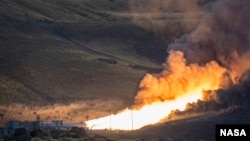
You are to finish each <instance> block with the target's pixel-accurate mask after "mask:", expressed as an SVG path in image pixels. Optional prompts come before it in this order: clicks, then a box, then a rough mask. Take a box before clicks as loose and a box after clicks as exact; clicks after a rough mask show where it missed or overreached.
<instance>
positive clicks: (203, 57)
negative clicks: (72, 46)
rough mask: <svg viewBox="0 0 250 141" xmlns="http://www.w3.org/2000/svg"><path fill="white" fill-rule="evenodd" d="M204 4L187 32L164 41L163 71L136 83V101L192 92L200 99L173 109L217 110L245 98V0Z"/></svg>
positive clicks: (248, 30) (249, 8)
mask: <svg viewBox="0 0 250 141" xmlns="http://www.w3.org/2000/svg"><path fill="white" fill-rule="evenodd" d="M161 2H162V1H157V2H156V3H155V5H164V4H162V3H161ZM168 2H169V1H168ZM185 3H187V2H185ZM152 5H153V6H154V4H152ZM209 6H210V7H209V8H208V9H207V11H205V13H204V14H203V18H201V20H200V22H199V24H198V25H197V27H196V28H195V29H194V30H193V31H192V32H191V33H190V34H186V35H184V36H182V37H181V38H179V39H176V40H175V41H174V42H173V43H172V44H170V45H169V47H168V49H167V52H168V57H167V59H166V63H165V69H164V70H163V71H162V73H160V74H147V75H146V76H145V78H144V79H143V80H142V81H141V84H140V90H139V92H138V94H137V96H136V98H135V105H137V106H138V105H139V107H140V105H144V104H148V103H153V102H155V101H166V100H173V99H175V98H177V97H181V96H182V95H183V94H190V93H193V92H197V91H200V92H202V98H201V99H199V100H198V101H197V102H194V103H189V104H188V105H187V107H186V110H185V111H184V112H180V111H178V110H177V111H174V112H173V113H185V112H189V113H190V112H205V111H210V110H216V109H217V110H218V109H222V108H228V107H230V106H233V105H241V104H243V103H244V102H247V100H249V98H248V97H249V96H248V95H247V94H249V82H250V75H249V74H250V71H249V68H250V63H249V62H250V18H249V15H248V14H249V13H250V1H249V0H217V1H215V2H213V3H209ZM191 7H192V6H191ZM191 9H192V8H191ZM197 9H199V8H197ZM200 9H201V8H200ZM149 10H151V9H149ZM184 10H185V9H184ZM172 115H173V114H172Z"/></svg>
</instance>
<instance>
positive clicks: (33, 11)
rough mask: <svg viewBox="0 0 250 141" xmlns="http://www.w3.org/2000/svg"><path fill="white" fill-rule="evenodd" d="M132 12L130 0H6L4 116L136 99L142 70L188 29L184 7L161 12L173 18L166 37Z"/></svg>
mask: <svg viewBox="0 0 250 141" xmlns="http://www.w3.org/2000/svg"><path fill="white" fill-rule="evenodd" d="M189 15H190V13H189ZM132 16H133V14H132V13H130V5H129V3H128V2H127V1H126V0H119V1H117V0H85V1H81V0H36V1H34V0H22V1H19V0H2V1H1V3H0V33H1V34H0V103H1V106H0V114H1V115H2V116H1V117H2V119H4V120H8V119H15V118H17V117H18V118H20V119H27V116H28V117H29V118H30V119H35V118H36V117H37V115H41V117H42V118H43V119H49V118H48V116H49V117H50V118H51V117H54V118H64V119H68V120H73V119H79V118H81V120H82V119H84V118H82V117H85V116H86V114H89V115H90V117H89V118H95V117H97V116H100V115H106V114H108V113H109V112H110V110H111V109H112V111H113V112H117V111H119V110H120V109H122V108H124V107H127V106H129V105H131V104H132V103H133V99H134V96H135V94H136V93H137V88H138V85H139V82H140V80H141V79H142V77H143V76H144V75H145V73H148V72H149V73H152V72H153V73H155V72H160V71H161V69H162V66H161V63H162V62H164V60H165V57H166V48H167V44H168V43H169V42H171V41H172V40H173V39H175V38H176V37H178V36H180V35H182V34H184V33H185V32H188V30H185V28H183V27H182V25H181V24H176V23H181V20H182V19H181V18H180V16H185V13H176V14H175V13H173V12H171V11H170V13H169V11H167V13H166V14H165V15H161V18H159V19H157V20H162V19H171V20H166V29H171V30H169V32H168V34H166V35H167V36H164V38H162V36H159V35H158V34H156V33H155V32H154V31H152V30H150V29H147V28H145V27H142V26H139V25H138V24H136V23H134V21H133V20H132ZM191 17H192V22H193V21H196V20H197V19H198V18H199V17H200V16H199V14H195V15H193V16H191ZM189 30H190V29H189ZM107 101H108V102H107ZM72 103H80V104H79V105H80V106H79V105H78V106H76V107H77V108H76V107H74V108H73V110H72V109H71V110H68V109H67V110H66V109H65V107H64V106H65V105H70V106H71V107H72ZM114 104H115V105H117V106H115V107H114V106H113V105H114ZM58 105H61V106H62V107H61V108H58ZM73 105H74V104H73ZM83 105H84V106H83ZM103 105H105V106H103ZM70 106H69V107H70ZM41 107H42V108H41ZM51 107H52V108H51ZM59 107H60V106H59ZM79 107H80V108H79ZM56 108H57V109H56ZM39 109H40V110H41V109H42V110H44V111H42V110H41V111H39ZM45 109H46V110H47V111H46V110H45ZM48 109H50V110H48ZM76 109H77V110H76ZM53 110H54V111H55V110H56V111H57V114H55V115H53V112H52V111H53ZM83 110H84V111H85V113H81V112H80V111H83ZM21 111H22V112H21ZM45 111H46V112H45ZM93 111H95V112H94V113H95V114H90V113H93ZM58 113H60V114H58ZM79 113H81V114H79ZM24 115H26V116H24ZM4 120H2V121H4Z"/></svg>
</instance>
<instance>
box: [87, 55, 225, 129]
mask: <svg viewBox="0 0 250 141" xmlns="http://www.w3.org/2000/svg"><path fill="white" fill-rule="evenodd" d="M225 72H226V69H225V68H223V67H221V66H219V65H218V64H217V63H216V62H214V61H211V62H209V63H207V64H204V65H203V66H200V65H198V64H189V65H186V60H185V58H184V55H183V53H182V52H180V51H171V52H170V56H169V58H168V62H167V64H166V69H165V70H164V71H163V72H162V73H161V74H157V75H156V74H155V75H152V74H147V75H146V76H145V77H144V79H143V80H142V81H141V83H140V89H141V90H140V91H139V92H138V94H137V96H136V97H135V105H134V107H133V108H132V109H128V108H127V109H125V110H123V111H121V112H119V113H118V114H116V115H113V114H112V115H110V116H106V117H103V118H99V119H94V120H90V121H88V122H87V126H88V127H91V128H92V129H109V128H110V129H122V130H133V129H139V128H141V127H143V126H146V125H150V124H155V123H157V122H159V121H160V120H161V119H163V118H165V117H166V116H168V114H170V112H171V111H172V110H176V109H179V110H184V109H185V106H186V104H187V103H190V102H195V101H197V100H198V99H201V98H202V91H203V90H214V89H218V88H219V87H220V85H221V82H222V79H223V74H224V73H225Z"/></svg>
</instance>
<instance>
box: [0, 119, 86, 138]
mask: <svg viewBox="0 0 250 141" xmlns="http://www.w3.org/2000/svg"><path fill="white" fill-rule="evenodd" d="M20 127H25V128H26V129H27V131H28V132H30V131H32V130H34V129H41V130H43V131H44V132H49V131H51V130H53V129H57V130H59V129H61V130H67V129H71V128H72V127H81V128H85V127H86V124H85V122H63V121H62V120H53V121H50V122H46V121H24V122H21V121H17V120H12V121H8V122H6V123H5V127H4V128H1V130H0V135H4V134H13V133H14V132H15V130H16V129H17V128H20Z"/></svg>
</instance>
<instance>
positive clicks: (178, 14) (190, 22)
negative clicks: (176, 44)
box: [129, 0, 204, 41]
mask: <svg viewBox="0 0 250 141" xmlns="http://www.w3.org/2000/svg"><path fill="white" fill-rule="evenodd" d="M201 1H203V0H189V1H188V2H186V1H184V0H153V1H152V0H130V1H129V6H130V7H129V8H130V14H131V16H132V21H133V22H134V23H135V24H137V25H138V26H141V27H143V28H145V29H147V30H150V31H152V32H154V33H155V34H156V35H157V36H158V37H162V38H164V39H165V40H168V41H170V40H173V39H174V38H176V36H180V35H181V34H183V33H184V32H187V31H190V30H192V29H193V28H194V26H195V25H197V22H198V20H197V19H199V17H200V16H201V15H202V14H203V11H204V7H201V6H200V5H201V3H202V2H201Z"/></svg>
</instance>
